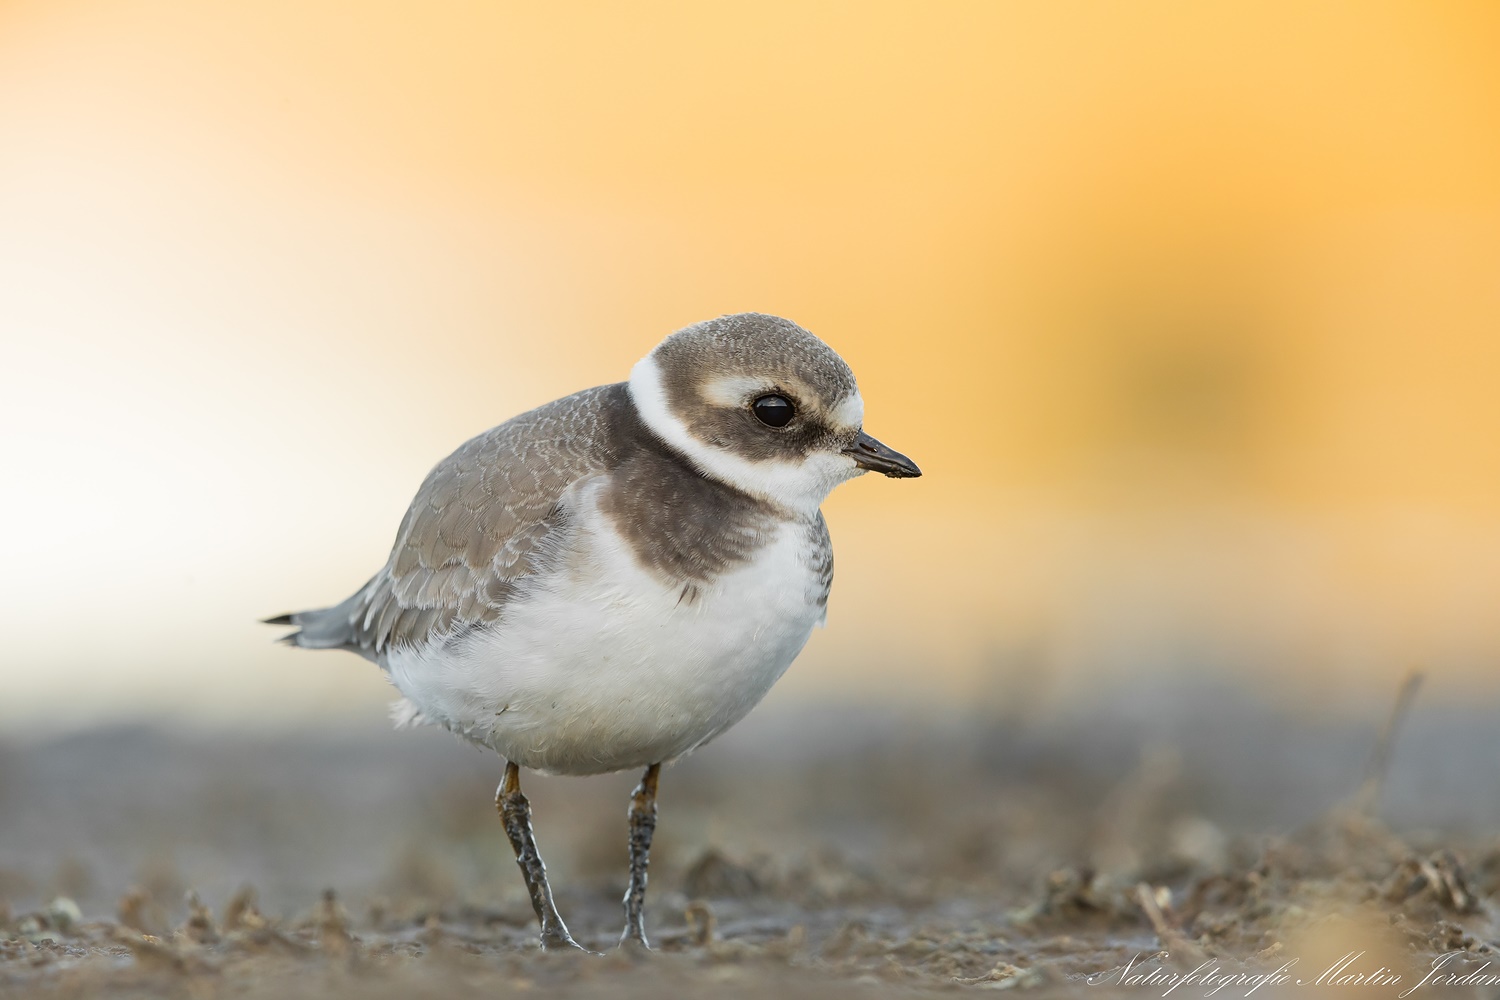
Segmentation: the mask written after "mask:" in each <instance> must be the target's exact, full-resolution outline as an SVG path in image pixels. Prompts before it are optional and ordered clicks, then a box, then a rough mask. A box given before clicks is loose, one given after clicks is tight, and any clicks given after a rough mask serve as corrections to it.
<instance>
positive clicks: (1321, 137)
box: [0, 0, 1500, 730]
mask: <svg viewBox="0 0 1500 1000" xmlns="http://www.w3.org/2000/svg"><path fill="white" fill-rule="evenodd" d="M1497 51H1500V7H1497V6H1496V5H1494V4H1492V3H1488V2H1474V3H1460V2H1453V3H1442V4H1435V3H1427V2H1410V3H1376V2H1351V3H1343V4H1340V3H1332V2H1330V3H1320V4H1312V5H1310V4H1303V3H1243V4H1193V3H1133V4H1102V3H1064V2H1048V3H1022V2H1012V3H973V4H953V3H950V4H922V5H917V4H876V3H848V4H832V3H828V4H815V5H807V4H801V3H790V2H771V3H765V2H762V3H756V4H743V5H734V6H728V5H706V4H680V5H662V4H653V5H645V4H630V5H623V4H621V5H614V4H603V3H600V4H579V5H572V6H563V5H538V4H526V5H523V4H490V3H456V2H450V3H430V4H396V3H358V4H355V3H332V2H312V3H309V2H296V3H292V2H280V0H259V2H256V3H233V4H231V3H204V2H197V0H159V2H144V0H143V2H137V3H127V2H120V0H92V2H83V0H42V2H18V0H6V2H4V3H3V4H0V338H3V347H4V357H5V364H4V376H3V377H4V385H5V391H4V393H3V397H0V419H3V421H4V424H5V426H6V432H5V434H4V435H3V438H0V460H3V463H4V468H5V469H6V470H7V471H6V476H5V488H4V489H3V491H0V515H3V517H4V519H5V523H6V524H8V525H9V527H10V530H9V533H8V534H9V538H8V544H7V546H6V553H7V559H6V563H7V565H6V572H5V573H4V575H3V581H4V582H3V583H0V602H3V606H4V607H5V615H4V620H5V622H6V624H7V626H8V627H7V630H6V631H7V634H8V643H9V644H8V648H7V651H6V655H5V658H4V660H5V666H4V668H3V673H4V680H3V684H4V695H3V697H0V725H4V726H7V727H11V728H14V729H17V730H22V729H50V728H59V727H61V728H67V727H72V726H77V725H89V724H92V723H94V722H96V721H100V720H120V719H129V718H139V717H149V718H160V717H175V718H179V719H185V718H189V717H192V718H195V719H198V720H202V721H206V722H208V723H209V724H213V725H236V724H256V723H263V722H269V723H283V722H284V723H291V724H295V723H298V722H305V721H306V720H308V719H310V718H311V717H312V716H313V714H314V713H320V712H328V711H329V710H337V711H338V712H340V713H344V714H347V715H348V716H350V717H356V716H367V715H369V714H370V713H372V712H376V711H378V709H376V708H375V705H376V704H377V703H379V702H380V701H383V700H384V699H386V698H387V697H389V695H390V692H389V690H388V689H387V688H386V687H385V685H384V684H383V682H382V680H381V678H380V675H379V673H378V672H377V671H375V670H374V669H373V668H371V667H369V666H368V665H367V664H365V663H363V662H362V661H359V660H357V659H356V658H354V657H352V656H350V657H335V656H310V655H307V654H300V655H299V654H297V653H296V652H294V651H290V650H286V649H283V648H281V647H277V646H274V645H272V644H271V642H270V640H271V639H272V638H273V636H274V633H272V632H271V631H270V630H268V629H266V628H264V627H262V626H258V625H256V624H255V619H256V618H258V617H261V616H264V615H267V614H273V613H278V612H282V611H287V610H291V609H296V608H302V607H309V606H321V605H323V604H328V603H332V602H334V601H337V600H339V599H341V598H343V597H344V596H346V595H347V594H348V593H350V592H352V590H353V589H354V588H355V587H356V586H358V585H359V584H360V583H362V582H363V581H364V580H365V579H366V578H367V576H368V575H369V574H370V573H371V572H372V571H373V570H374V569H375V568H376V567H377V566H378V565H379V564H380V562H381V561H382V559H383V558H384V554H385V552H386V550H387V549H388V547H389V544H390V541H391V538H392V536H393V534H394V531H395V527H396V524H397V521H398V520H399V518H400V515H401V513H402V512H403V511H404V509H405V507H406V504H407V503H408V501H409V500H410V498H411V495H412V493H413V492H414V490H415V488H416V486H417V484H418V483H419V482H420V481H421V478H422V476H423V475H424V474H425V472H426V470H427V469H428V468H429V467H430V466H431V465H432V464H433V463H434V462H435V461H436V460H437V459H439V458H440V457H442V456H443V455H444V454H446V453H447V452H448V451H449V450H451V449H452V448H453V447H454V446H456V445H457V444H458V443H459V442H460V441H462V440H464V439H465V438H467V437H469V436H471V435H472V434H474V433H476V432H478V431H480V430H482V429H484V428H486V427H488V426H491V425H493V424H495V423H498V422H500V421H501V420H503V419H505V418H508V417H510V416H512V415H514V414H515V413H518V412H520V411H522V410H524V409H527V408H529V407H531V406H534V405H536V404H538V403H541V402H544V401H546V400H548V399H551V398H554V397H556V396H559V395H563V394H565V393H567V392H571V391H573V390H575V389H578V388H582V387H584V386H588V385H594V384H598V383H601V382H610V381H617V380H619V379H621V378H623V377H624V376H625V374H626V373H627V372H628V370H629V366H630V365H631V364H632V363H633V362H634V360H635V359H636V358H638V357H639V356H641V355H642V354H644V353H645V352H646V351H647V350H649V349H650V347H651V346H652V345H653V344H654V343H655V342H656V341H657V340H658V339H659V338H660V337H661V336H663V335H664V334H666V333H668V332H670V331H672V330H674V329H676V328H678V327H681V326H684V325H686V324H688V323H691V322H694V321H697V320H700V319H705V318H708V317H711V316H715V315H718V314H720V313H725V312H733V311H738V310H743V309H758V310H764V311H769V312H775V313H780V314H783V315H786V316H788V317H790V318H792V319H795V320H796V321H798V322H800V323H802V324H803V325H804V326H807V327H809V328H810V329H812V330H813V331H814V332H815V333H818V334H819V335H821V336H822V337H823V338H824V339H826V340H827V341H829V342H830V343H831V344H832V345H833V346H834V347H835V348H837V349H838V350H840V351H841V352H842V353H843V354H844V356H845V357H846V358H847V359H848V360H849V361H850V363H851V364H852V365H853V366H854V368H855V371H856V372H857V373H858V375H859V377H860V380H861V384H862V387H863V389H864V394H865V397H866V400H867V403H868V424H867V427H868V429H869V430H870V431H871V432H872V433H874V434H875V435H876V436H878V437H880V438H881V439H883V440H885V441H887V442H888V443H889V444H891V445H893V446H894V447H897V448H899V449H901V450H903V451H905V452H907V453H908V454H910V455H912V456H913V457H914V458H915V459H916V460H917V461H918V462H920V463H921V465H922V467H923V469H924V470H925V471H926V473H927V475H926V477H925V478H924V479H922V480H919V481H917V482H913V483H892V482H886V481H883V480H880V481H873V480H870V479H868V478H867V479H865V480H861V481H859V482H857V483H854V484H852V485H849V486H846V487H844V488H842V489H841V490H840V491H839V492H838V493H837V494H836V495H835V496H834V497H833V499H832V500H831V501H830V502H829V504H828V506H827V512H828V516H829V520H830V523H831V525H832V529H833V533H834V538H835V544H836V547H837V551H838V558H839V566H838V571H839V576H838V581H837V585H836V586H835V590H834V597H833V602H832V604H831V613H830V616H829V628H828V629H827V631H826V632H823V633H819V634H817V635H816V636H815V637H814V639H813V642H812V644H811V645H810V647H809V649H808V651H807V653H806V654H805V655H804V657H803V658H802V660H801V661H799V663H798V665H797V667H796V669H794V670H793V671H792V672H791V673H790V674H789V675H788V677H787V679H786V680H785V681H784V682H783V684H782V686H781V688H779V689H778V693H777V694H776V695H774V696H773V697H775V698H782V699H798V698H800V699H814V698H854V697H860V698H864V697H900V698H930V699H932V700H933V702H934V703H936V704H940V705H941V704H947V703H951V702H952V701H953V700H955V699H958V700H963V701H970V702H972V701H975V700H979V701H984V702H994V703H1003V702H1005V701H1006V700H1007V699H1009V698H1011V697H1024V698H1025V699H1027V700H1028V703H1029V704H1034V705H1036V706H1037V707H1038V710H1041V709H1043V708H1045V706H1046V705H1048V704H1054V705H1055V704H1059V703H1061V702H1062V701H1065V700H1067V699H1070V698H1073V697H1076V696H1077V695H1078V694H1079V693H1080V692H1082V691H1084V690H1085V689H1087V688H1089V687H1090V686H1093V685H1103V686H1106V687H1108V686H1110V685H1116V686H1118V685H1120V684H1128V683H1130V682H1131V681H1132V679H1134V678H1137V677H1139V676H1142V675H1143V674H1145V673H1149V672H1172V671H1176V672H1180V673H1182V674H1183V675H1184V676H1194V677H1199V678H1201V677H1204V676H1211V677H1219V676H1222V677H1224V678H1225V679H1228V680H1231V681H1233V682H1235V683H1242V684H1248V685H1252V686H1254V687H1255V688H1257V689H1259V690H1262V691H1279V692H1281V693H1282V695H1283V696H1284V697H1285V698H1286V699H1288V700H1290V701H1294V702H1299V703H1303V704H1306V705H1307V706H1308V707H1309V708H1310V709H1316V710H1320V711H1321V710H1331V709H1332V708H1333V707H1334V706H1335V705H1344V704H1348V703H1351V702H1352V701H1366V700H1376V701H1384V700H1385V699H1386V698H1387V697H1388V696H1389V694H1390V693H1391V692H1392V690H1393V689H1394V685H1395V678H1396V677H1397V676H1398V675H1399V674H1401V673H1404V672H1405V671H1406V670H1407V669H1409V668H1411V667H1412V666H1415V665H1421V666H1424V667H1426V668H1427V669H1428V670H1429V671H1430V672H1431V676H1432V678H1433V683H1434V685H1435V687H1436V689H1437V690H1438V691H1447V693H1448V694H1449V695H1462V696H1464V697H1471V698H1472V697H1475V696H1476V695H1478V694H1483V695H1484V696H1486V697H1488V696H1493V695H1495V694H1496V693H1497V692H1500V669H1497V664H1500V658H1497V657H1500V629H1497V627H1496V617H1497V606H1500V457H1497V447H1496V445H1497V441H1500V59H1497V58H1496V57H1495V53H1496V52H1497Z"/></svg>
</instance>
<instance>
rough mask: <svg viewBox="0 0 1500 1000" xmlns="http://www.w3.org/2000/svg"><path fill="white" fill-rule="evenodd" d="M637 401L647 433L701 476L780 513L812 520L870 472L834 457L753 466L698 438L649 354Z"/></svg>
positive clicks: (636, 385) (639, 366)
mask: <svg viewBox="0 0 1500 1000" xmlns="http://www.w3.org/2000/svg"><path fill="white" fill-rule="evenodd" d="M627 385H628V386H629V389H630V398H631V401H632V402H634V403H635V408H636V412H638V413H639V414H640V415H641V420H643V421H644V422H645V424H646V426H647V427H649V428H650V429H651V431H652V432H653V433H655V434H656V436H657V437H659V438H661V439H662V440H663V441H665V442H666V443H667V444H669V445H671V446H672V447H673V448H674V449H676V450H677V451H679V452H681V453H682V454H683V455H686V456H687V458H688V460H689V461H690V462H692V464H693V466H694V467H695V468H697V470H698V471H699V472H701V473H703V474H704V475H705V476H708V477H710V478H712V479H717V480H719V481H721V482H725V483H728V484H729V485H730V486H733V487H735V488H736V489H741V490H744V491H745V492H746V493H749V494H750V495H751V496H755V497H760V498H761V499H763V500H768V501H770V502H771V503H773V504H776V505H777V506H778V507H784V508H786V509H787V510H789V511H791V512H793V513H796V514H800V515H802V516H805V517H810V516H812V515H813V514H814V513H815V512H816V511H817V509H818V507H819V506H820V505H821V504H822V503H823V501H824V500H825V499H827V497H828V494H829V493H831V492H833V488H834V487H835V486H837V485H839V484H840V483H844V482H848V481H849V480H850V479H853V478H854V477H855V476H858V475H860V474H861V473H862V472H863V471H864V470H863V469H861V468H859V467H858V466H856V465H855V464H854V459H852V458H850V457H849V456H847V455H839V454H836V453H834V452H822V451H819V452H814V453H812V454H811V455H808V456H807V457H806V458H805V459H803V460H802V461H800V462H780V461H775V460H766V461H758V462H757V461H752V460H751V459H748V458H745V457H743V456H741V455H736V454H734V453H733V452H731V451H726V450H724V449H723V448H715V447H713V446H712V445H708V444H705V443H704V442H702V441H700V440H698V439H697V438H695V437H694V436H693V435H692V433H691V432H690V431H689V430H688V429H687V427H686V426H685V425H684V424H683V423H682V421H681V420H679V419H678V418H677V416H676V415H675V414H674V413H673V412H672V410H671V408H670V407H669V406H668V405H667V394H666V392H665V390H664V389H663V388H662V384H661V370H660V369H659V368H658V367H657V364H656V360H655V359H654V358H652V357H651V356H650V355H649V354H648V355H647V356H646V357H644V358H642V359H641V360H640V361H638V362H637V363H636V366H635V367H634V368H632V369H631V370H630V381H629V382H628V383H627Z"/></svg>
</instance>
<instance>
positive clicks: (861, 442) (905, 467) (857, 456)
mask: <svg viewBox="0 0 1500 1000" xmlns="http://www.w3.org/2000/svg"><path fill="white" fill-rule="evenodd" d="M844 454H845V455H848V456H849V457H850V458H852V459H854V464H855V465H857V466H859V467H860V468H861V469H869V470H870V471H871V472H880V473H883V474H885V475H887V476H890V477H891V478H892V479H915V478H917V477H918V476H920V475H921V474H922V470H921V469H919V468H917V463H916V462H913V461H912V460H911V459H909V458H907V457H906V456H905V455H903V454H901V453H900V452H899V451H892V450H891V449H890V448H887V447H886V446H885V445H883V444H881V443H880V442H879V441H876V440H875V439H874V438H872V437H870V435H868V434H866V433H865V432H864V431H860V432H859V437H857V438H855V439H854V443H853V444H851V445H850V446H849V447H847V448H845V449H844Z"/></svg>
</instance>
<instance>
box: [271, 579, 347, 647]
mask: <svg viewBox="0 0 1500 1000" xmlns="http://www.w3.org/2000/svg"><path fill="white" fill-rule="evenodd" d="M363 596H364V590H363V589H361V590H359V591H358V592H356V593H355V594H354V596H353V597H350V598H349V599H348V600H346V601H344V602H343V603H341V604H335V605H334V606H333V607H331V608H315V609H314V610H312V611H297V612H294V613H292V614H289V615H277V616H276V617H274V618H263V619H261V621H263V622H264V623H265V624H267V625H295V626H296V627H297V629H298V631H296V632H288V633H287V634H286V635H284V636H282V637H281V638H280V639H278V640H277V642H284V643H286V644H287V645H288V646H299V647H301V648H302V649H342V648H346V647H350V646H353V645H354V621H355V618H356V617H357V615H358V613H359V606H360V599H361V598H362V597H363Z"/></svg>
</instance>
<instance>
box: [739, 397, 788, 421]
mask: <svg viewBox="0 0 1500 1000" xmlns="http://www.w3.org/2000/svg"><path fill="white" fill-rule="evenodd" d="M750 409H751V410H752V411H753V412H754V413H755V419H757V420H759V421H760V422H761V423H763V424H765V425H766V426H767V427H785V426H786V425H787V424H789V423H791V422H792V417H793V416H795V415H796V412H797V410H796V408H795V407H794V406H792V401H791V400H790V399H787V398H786V397H785V396H762V397H760V398H759V399H757V400H756V401H755V402H753V403H751V404H750Z"/></svg>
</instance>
